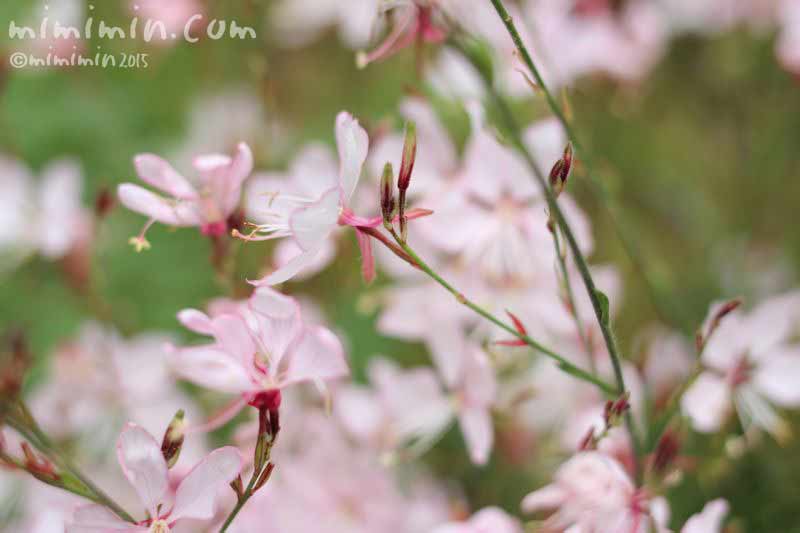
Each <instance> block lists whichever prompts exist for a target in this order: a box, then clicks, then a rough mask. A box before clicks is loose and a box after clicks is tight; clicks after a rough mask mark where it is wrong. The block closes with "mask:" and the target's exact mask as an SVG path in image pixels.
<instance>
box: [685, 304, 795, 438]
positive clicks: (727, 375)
mask: <svg viewBox="0 0 800 533" xmlns="http://www.w3.org/2000/svg"><path fill="white" fill-rule="evenodd" d="M715 313H716V312H715V309H714V308H712V310H711V312H710V313H709V316H714V315H715ZM798 323H800V293H797V292H793V293H789V294H785V295H782V296H778V297H774V298H771V299H769V300H767V301H765V302H763V303H762V304H761V305H759V306H758V307H756V308H755V309H753V310H752V311H751V312H750V313H745V312H743V311H740V310H736V311H734V312H732V313H730V314H729V315H727V316H726V317H725V318H724V319H723V320H722V322H721V323H720V325H719V327H718V328H717V329H716V332H715V333H714V334H713V335H712V336H711V338H710V339H709V340H708V341H707V343H706V346H705V349H704V351H703V356H702V361H703V363H704V364H705V366H706V370H705V371H704V372H703V373H702V374H700V376H699V377H698V378H697V381H695V383H694V384H693V385H692V386H691V388H690V389H689V390H688V391H686V394H684V396H683V398H682V400H681V407H682V409H683V411H684V412H685V413H686V414H687V415H688V416H689V418H690V419H691V421H692V426H693V427H694V428H695V429H696V430H697V431H701V432H714V431H717V430H719V429H720V427H721V426H722V424H723V422H725V420H726V419H727V417H728V416H729V415H730V414H731V412H732V411H733V409H734V408H735V410H736V411H737V413H738V415H739V417H740V419H741V421H742V425H743V426H744V427H745V428H750V427H751V426H756V427H758V428H760V429H763V430H765V431H767V432H769V433H771V434H772V435H774V436H775V437H776V438H779V439H780V438H783V437H785V436H786V432H787V429H788V428H787V427H786V423H785V422H784V421H783V420H782V418H781V417H780V416H779V415H778V413H777V412H776V410H775V408H774V407H773V406H776V405H777V406H779V407H797V406H798V405H800V389H798V387H797V383H798V380H800V346H798V345H797V344H791V341H792V335H793V334H794V332H795V331H796V328H797V327H798Z"/></svg>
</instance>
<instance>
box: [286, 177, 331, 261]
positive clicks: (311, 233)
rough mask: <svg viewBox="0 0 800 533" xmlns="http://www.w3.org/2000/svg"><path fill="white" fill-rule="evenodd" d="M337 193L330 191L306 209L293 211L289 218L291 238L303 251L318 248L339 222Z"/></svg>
mask: <svg viewBox="0 0 800 533" xmlns="http://www.w3.org/2000/svg"><path fill="white" fill-rule="evenodd" d="M339 207H340V204H339V192H338V191H337V190H336V189H331V190H329V191H328V192H326V193H325V194H323V195H322V196H321V197H320V199H319V200H317V201H316V202H314V203H313V204H311V205H309V206H307V207H300V208H298V209H295V210H294V212H292V214H291V216H290V217H289V226H290V227H291V229H292V236H293V237H294V239H295V241H296V242H297V244H298V245H299V246H300V248H302V249H303V250H306V251H307V250H310V249H312V248H319V247H320V245H321V243H322V242H323V241H324V240H325V239H327V238H328V235H330V233H331V231H333V229H334V228H335V227H336V223H337V222H338V220H339Z"/></svg>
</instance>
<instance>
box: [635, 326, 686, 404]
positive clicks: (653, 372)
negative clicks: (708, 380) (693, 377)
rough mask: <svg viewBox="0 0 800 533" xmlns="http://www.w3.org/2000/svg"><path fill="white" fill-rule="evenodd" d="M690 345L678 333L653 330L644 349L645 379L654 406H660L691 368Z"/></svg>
mask: <svg viewBox="0 0 800 533" xmlns="http://www.w3.org/2000/svg"><path fill="white" fill-rule="evenodd" d="M692 359H693V357H692V347H691V345H690V344H689V342H688V341H687V340H686V339H685V338H684V337H683V336H682V335H680V334H679V333H675V332H665V331H655V332H653V335H652V337H651V340H650V346H649V348H648V350H647V362H646V363H645V367H644V378H645V381H646V384H647V388H648V392H649V394H650V396H651V398H652V400H653V401H654V402H655V403H656V405H657V406H658V405H663V403H664V402H665V401H667V400H668V399H669V396H670V393H671V392H672V391H673V390H674V389H675V387H676V386H677V385H679V384H680V383H681V382H682V381H683V380H684V379H686V378H687V377H688V375H689V373H690V372H691V368H692Z"/></svg>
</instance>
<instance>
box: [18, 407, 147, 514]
mask: <svg viewBox="0 0 800 533" xmlns="http://www.w3.org/2000/svg"><path fill="white" fill-rule="evenodd" d="M17 407H18V408H19V412H20V414H21V416H22V420H17V419H16V417H14V416H9V417H8V418H7V419H6V420H5V422H6V423H8V425H9V426H10V427H12V428H13V429H14V430H15V431H17V432H18V433H19V434H20V435H21V436H22V437H23V438H25V439H26V440H27V441H29V442H30V443H31V444H32V445H33V446H34V447H35V448H36V449H37V450H39V451H40V452H42V453H43V454H45V455H46V456H47V457H48V458H49V459H50V460H51V461H53V463H54V464H55V465H56V466H58V467H59V468H61V469H62V470H64V471H66V472H68V473H69V474H70V475H72V476H73V477H74V478H75V479H77V480H78V481H80V483H81V484H83V485H84V487H86V489H87V490H88V492H90V493H91V494H92V496H91V497H89V496H86V495H83V494H81V495H83V496H84V497H86V498H87V499H89V500H91V501H94V502H96V503H98V504H100V505H103V506H105V507H107V508H108V509H109V510H111V511H112V512H113V513H114V514H116V515H117V516H118V517H120V518H121V519H123V520H125V521H126V522H131V523H135V522H136V521H135V520H134V519H133V517H132V516H131V515H130V514H128V513H127V512H126V511H125V510H124V509H123V508H122V507H121V506H120V505H119V504H118V503H116V502H115V501H114V500H113V499H112V498H111V497H110V496H109V495H107V494H106V493H105V492H104V491H103V490H102V489H100V487H98V486H97V485H95V484H94V483H93V482H92V481H91V480H90V479H89V478H88V477H86V475H84V474H83V473H82V472H81V471H80V469H79V468H78V467H77V466H76V465H75V464H74V463H73V462H72V461H71V460H70V459H68V458H67V457H66V456H64V455H63V454H62V453H61V452H60V451H59V450H58V448H57V447H56V446H55V444H53V442H52V441H51V440H50V439H49V437H48V436H47V435H46V434H45V433H44V432H43V431H42V430H41V428H40V427H39V425H38V424H37V422H36V420H35V419H34V418H33V416H32V415H31V412H30V410H29V409H28V407H27V406H26V405H25V404H24V403H23V402H21V401H20V402H18V406H17ZM70 492H75V491H70Z"/></svg>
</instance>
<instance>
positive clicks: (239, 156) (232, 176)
mask: <svg viewBox="0 0 800 533" xmlns="http://www.w3.org/2000/svg"><path fill="white" fill-rule="evenodd" d="M252 173H253V152H252V150H250V147H249V146H248V145H247V144H245V143H239V144H238V145H237V147H236V155H235V156H233V161H231V165H230V168H229V169H228V172H227V180H226V183H227V192H226V195H225V197H224V198H222V206H223V209H224V210H225V213H231V212H233V210H234V209H236V206H237V205H238V204H239V199H240V198H241V196H242V184H244V182H245V180H246V179H247V178H249V177H250V174H252Z"/></svg>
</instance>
